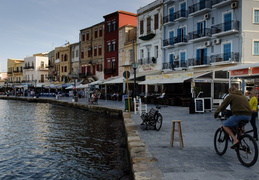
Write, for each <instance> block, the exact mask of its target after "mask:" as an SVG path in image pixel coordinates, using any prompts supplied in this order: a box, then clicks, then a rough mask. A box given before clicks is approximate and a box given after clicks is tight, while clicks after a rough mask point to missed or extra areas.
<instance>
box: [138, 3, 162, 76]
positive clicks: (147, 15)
mask: <svg viewBox="0 0 259 180" xmlns="http://www.w3.org/2000/svg"><path fill="white" fill-rule="evenodd" d="M137 19H138V30H137V59H138V63H139V68H138V71H139V72H142V71H152V70H159V71H161V67H162V62H163V61H162V51H161V49H162V47H161V45H162V38H161V37H162V27H163V20H162V19H163V0H157V1H154V2H152V3H150V4H148V5H146V6H144V7H142V8H140V9H138V10H137Z"/></svg>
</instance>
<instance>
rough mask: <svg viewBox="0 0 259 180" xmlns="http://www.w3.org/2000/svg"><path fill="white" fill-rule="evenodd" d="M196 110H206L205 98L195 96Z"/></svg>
mask: <svg viewBox="0 0 259 180" xmlns="http://www.w3.org/2000/svg"><path fill="white" fill-rule="evenodd" d="M194 105H195V112H202V113H203V112H204V99H203V98H195V99H194Z"/></svg>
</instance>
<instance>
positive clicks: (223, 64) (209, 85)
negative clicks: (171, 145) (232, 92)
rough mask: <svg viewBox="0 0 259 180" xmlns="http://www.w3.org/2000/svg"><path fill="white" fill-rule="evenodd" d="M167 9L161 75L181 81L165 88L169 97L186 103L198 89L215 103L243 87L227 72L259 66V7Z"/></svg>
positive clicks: (249, 1) (169, 3)
mask: <svg viewBox="0 0 259 180" xmlns="http://www.w3.org/2000/svg"><path fill="white" fill-rule="evenodd" d="M163 7H164V8H163V9H164V11H163V23H164V25H163V38H162V39H163V43H162V44H163V45H162V46H163V67H162V70H163V71H164V72H165V73H171V74H173V76H172V77H178V79H177V81H174V80H173V79H171V80H167V81H166V82H165V84H162V83H161V84H162V85H163V86H167V90H168V91H169V93H170V94H171V95H172V96H178V97H186V95H189V94H190V93H191V90H192V89H193V87H195V86H196V87H200V88H201V89H202V91H203V93H204V96H206V97H212V98H213V99H214V100H216V99H220V98H221V94H222V93H225V92H227V89H228V87H229V85H230V84H231V83H232V84H237V85H238V86H240V81H239V80H238V79H235V81H232V82H231V83H230V82H229V74H228V71H224V69H226V68H228V67H231V66H235V65H240V64H243V63H255V62H258V55H259V33H258V31H259V28H258V25H259V1H256V0H239V1H237V0H235V1H234V0H194V1H193V0H186V1H179V0H164V5H163ZM189 72H190V74H192V75H191V76H189V77H186V73H189ZM176 89H178V90H177V91H176ZM186 89H187V90H186Z"/></svg>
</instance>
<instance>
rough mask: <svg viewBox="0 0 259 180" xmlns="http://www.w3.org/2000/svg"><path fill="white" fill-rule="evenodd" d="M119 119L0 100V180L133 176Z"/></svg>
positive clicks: (62, 108) (80, 111) (41, 104)
mask: <svg viewBox="0 0 259 180" xmlns="http://www.w3.org/2000/svg"><path fill="white" fill-rule="evenodd" d="M128 157H129V156H128V153H127V147H126V141H125V133H124V128H123V122H122V120H121V119H119V118H113V117H112V118H111V117H105V116H104V115H100V114H94V113H90V112H87V111H83V110H78V109H73V108H67V107H62V106H57V105H53V104H48V103H27V102H20V101H11V100H9V101H6V100H0V179H132V175H131V169H130V164H129V160H128Z"/></svg>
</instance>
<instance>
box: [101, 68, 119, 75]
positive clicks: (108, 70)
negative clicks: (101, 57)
mask: <svg viewBox="0 0 259 180" xmlns="http://www.w3.org/2000/svg"><path fill="white" fill-rule="evenodd" d="M115 73H116V69H113V68H105V69H104V74H115Z"/></svg>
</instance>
